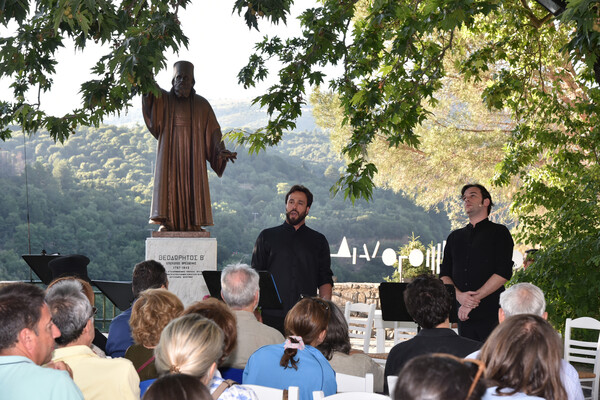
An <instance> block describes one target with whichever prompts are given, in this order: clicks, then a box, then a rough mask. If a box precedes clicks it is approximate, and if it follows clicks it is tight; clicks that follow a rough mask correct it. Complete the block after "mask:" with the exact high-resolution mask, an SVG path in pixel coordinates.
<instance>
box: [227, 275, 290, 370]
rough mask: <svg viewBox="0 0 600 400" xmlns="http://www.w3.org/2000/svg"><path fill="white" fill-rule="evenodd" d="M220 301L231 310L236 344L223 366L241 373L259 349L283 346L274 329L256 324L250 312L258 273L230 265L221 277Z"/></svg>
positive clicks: (254, 303)
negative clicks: (235, 329)
mask: <svg viewBox="0 0 600 400" xmlns="http://www.w3.org/2000/svg"><path fill="white" fill-rule="evenodd" d="M221 297H223V300H225V303H227V305H228V306H229V307H230V308H231V309H232V310H233V312H234V314H235V318H236V321H237V322H236V323H237V331H238V335H237V343H236V347H235V350H234V351H233V353H231V354H230V355H229V358H227V360H225V363H224V366H225V367H231V368H238V369H244V367H245V366H246V363H247V362H248V358H250V356H251V355H252V353H254V352H255V351H256V350H258V349H259V348H260V347H262V346H266V345H269V344H279V343H283V342H284V340H285V339H284V337H283V335H282V334H281V333H280V332H279V331H278V330H277V329H275V328H271V327H270V326H267V325H265V324H263V323H261V322H259V321H258V320H257V319H256V317H255V315H254V310H255V309H256V307H257V306H258V299H259V297H260V294H259V286H258V272H256V271H255V270H254V269H252V268H250V266H248V265H246V264H235V265H230V266H228V267H226V268H224V269H223V272H222V273H221Z"/></svg>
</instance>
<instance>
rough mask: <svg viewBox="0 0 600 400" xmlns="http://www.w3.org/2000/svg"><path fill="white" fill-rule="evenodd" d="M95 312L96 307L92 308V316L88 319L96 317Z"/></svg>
mask: <svg viewBox="0 0 600 400" xmlns="http://www.w3.org/2000/svg"><path fill="white" fill-rule="evenodd" d="M97 312H98V309H97V308H96V307H92V315H90V318H94V317H95V316H96V313H97Z"/></svg>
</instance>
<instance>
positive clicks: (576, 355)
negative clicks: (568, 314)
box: [564, 317, 600, 400]
mask: <svg viewBox="0 0 600 400" xmlns="http://www.w3.org/2000/svg"><path fill="white" fill-rule="evenodd" d="M573 329H587V330H595V331H598V334H599V336H598V339H597V340H596V341H582V340H573V339H572V338H571V337H572V332H571V331H572V330H573ZM564 358H565V360H566V361H567V362H569V363H578V364H587V365H592V366H593V370H592V372H589V371H579V370H578V371H577V372H578V373H579V380H580V381H581V386H582V388H583V389H584V392H585V390H586V389H587V390H589V391H590V396H586V397H585V398H586V399H594V400H596V399H598V378H599V377H600V321H598V320H596V319H594V318H590V317H581V318H576V319H571V318H567V322H566V326H565V351H564Z"/></svg>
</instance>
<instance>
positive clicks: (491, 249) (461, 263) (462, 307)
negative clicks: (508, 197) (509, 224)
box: [440, 184, 513, 342]
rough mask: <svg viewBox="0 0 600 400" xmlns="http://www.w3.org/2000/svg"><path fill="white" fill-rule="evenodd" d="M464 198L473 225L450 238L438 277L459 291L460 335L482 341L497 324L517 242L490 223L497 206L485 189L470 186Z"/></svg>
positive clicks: (502, 228) (467, 187)
mask: <svg viewBox="0 0 600 400" xmlns="http://www.w3.org/2000/svg"><path fill="white" fill-rule="evenodd" d="M461 195H462V196H461V198H462V201H463V204H464V207H465V212H466V214H467V216H468V217H469V224H468V225H467V226H465V227H464V228H461V229H457V230H455V231H453V232H452V233H451V234H450V235H449V236H448V239H447V241H446V247H445V248H444V260H443V262H442V265H441V268H440V278H441V279H442V281H444V283H446V284H452V285H454V287H455V288H456V301H457V306H458V319H459V322H458V333H459V334H460V335H461V336H464V337H468V338H471V339H474V340H478V341H481V342H483V341H485V340H486V338H487V337H488V336H489V334H490V333H491V332H492V330H493V329H494V328H495V327H496V325H498V307H499V303H498V301H499V298H500V293H502V291H503V290H504V284H505V283H506V281H508V280H509V279H510V278H511V276H512V266H513V262H512V252H513V240H512V237H511V235H510V232H509V231H508V229H507V228H506V226H504V225H500V224H495V223H493V222H491V221H490V220H489V219H488V216H489V214H490V212H491V209H492V206H493V205H494V203H493V202H492V196H491V195H490V193H489V192H488V191H487V189H486V188H485V187H483V186H482V185H479V184H468V185H465V186H464V187H463V188H462V190H461Z"/></svg>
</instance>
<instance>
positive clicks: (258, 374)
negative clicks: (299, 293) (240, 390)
mask: <svg viewBox="0 0 600 400" xmlns="http://www.w3.org/2000/svg"><path fill="white" fill-rule="evenodd" d="M330 315H331V310H330V308H329V305H328V304H327V302H325V301H324V300H322V299H319V298H317V297H311V298H304V299H302V300H300V301H299V302H298V303H296V305H295V306H294V307H293V308H292V309H291V310H290V311H289V312H288V313H287V315H286V317H285V321H284V328H285V336H286V338H287V339H286V341H285V343H282V344H272V345H268V346H263V347H261V348H260V349H258V350H257V351H255V352H254V354H252V356H250V359H249V360H248V363H247V364H246V368H245V369H244V376H243V383H244V384H251V385H261V386H268V387H272V388H276V389H287V388H288V387H289V386H298V387H299V389H300V399H302V400H310V399H312V392H313V391H323V392H324V394H325V396H329V395H332V394H335V393H336V392H337V385H336V382H335V372H334V371H333V369H332V368H331V365H329V362H328V361H327V359H326V358H325V356H323V354H321V352H320V351H319V350H318V349H316V347H317V346H318V345H320V344H321V343H322V342H323V340H324V339H325V336H326V334H327V325H328V324H329V318H330Z"/></svg>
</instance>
